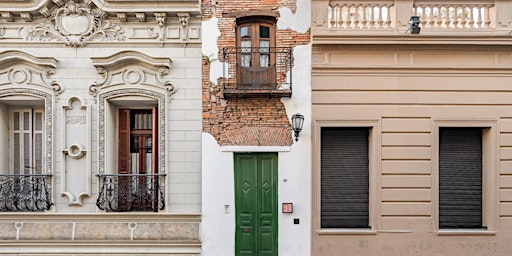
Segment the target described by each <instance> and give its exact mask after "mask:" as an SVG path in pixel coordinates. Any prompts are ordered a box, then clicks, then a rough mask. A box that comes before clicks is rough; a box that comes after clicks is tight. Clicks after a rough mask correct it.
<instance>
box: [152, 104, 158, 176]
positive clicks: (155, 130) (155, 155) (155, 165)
mask: <svg viewBox="0 0 512 256" xmlns="http://www.w3.org/2000/svg"><path fill="white" fill-rule="evenodd" d="M151 112H152V117H153V120H152V122H153V131H152V132H153V134H152V135H151V136H152V140H153V144H152V147H153V148H152V149H151V150H152V151H153V155H152V157H153V159H152V161H153V162H152V164H153V166H152V169H153V173H158V155H159V152H158V142H159V139H158V108H157V107H153V109H152V111H151Z"/></svg>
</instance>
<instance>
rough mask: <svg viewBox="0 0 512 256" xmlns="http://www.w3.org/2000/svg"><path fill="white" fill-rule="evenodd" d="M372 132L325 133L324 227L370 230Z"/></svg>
mask: <svg viewBox="0 0 512 256" xmlns="http://www.w3.org/2000/svg"><path fill="white" fill-rule="evenodd" d="M368 134H369V128H340V127H336V128H331V127H325V128H322V130H321V171H320V172H321V174H320V179H321V181H320V183H321V191H320V192H321V198H320V200H321V209H320V211H321V220H320V222H321V227H322V228H369V221H368V197H369V195H368V193H369V188H368V186H369V180H368V179H369V174H368V162H369V161H368Z"/></svg>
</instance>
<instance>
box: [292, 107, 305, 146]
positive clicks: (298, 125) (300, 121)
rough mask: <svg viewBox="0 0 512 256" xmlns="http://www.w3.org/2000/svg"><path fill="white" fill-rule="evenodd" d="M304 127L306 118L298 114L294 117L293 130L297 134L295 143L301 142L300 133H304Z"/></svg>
mask: <svg viewBox="0 0 512 256" xmlns="http://www.w3.org/2000/svg"><path fill="white" fill-rule="evenodd" d="M302 125H304V116H303V115H301V114H299V113H297V114H295V115H293V116H292V128H293V132H294V133H295V141H298V140H299V133H300V131H302Z"/></svg>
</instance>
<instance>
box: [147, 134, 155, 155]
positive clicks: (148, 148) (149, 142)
mask: <svg viewBox="0 0 512 256" xmlns="http://www.w3.org/2000/svg"><path fill="white" fill-rule="evenodd" d="M152 150H153V140H152V139H151V137H149V138H146V152H147V153H151V152H152Z"/></svg>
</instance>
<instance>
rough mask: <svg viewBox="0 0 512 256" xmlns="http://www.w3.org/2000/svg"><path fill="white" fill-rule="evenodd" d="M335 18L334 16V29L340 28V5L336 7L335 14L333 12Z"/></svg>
mask: <svg viewBox="0 0 512 256" xmlns="http://www.w3.org/2000/svg"><path fill="white" fill-rule="evenodd" d="M333 16H334V28H340V25H341V24H340V23H341V20H340V18H341V15H340V6H339V5H336V6H335V7H334V12H333Z"/></svg>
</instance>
